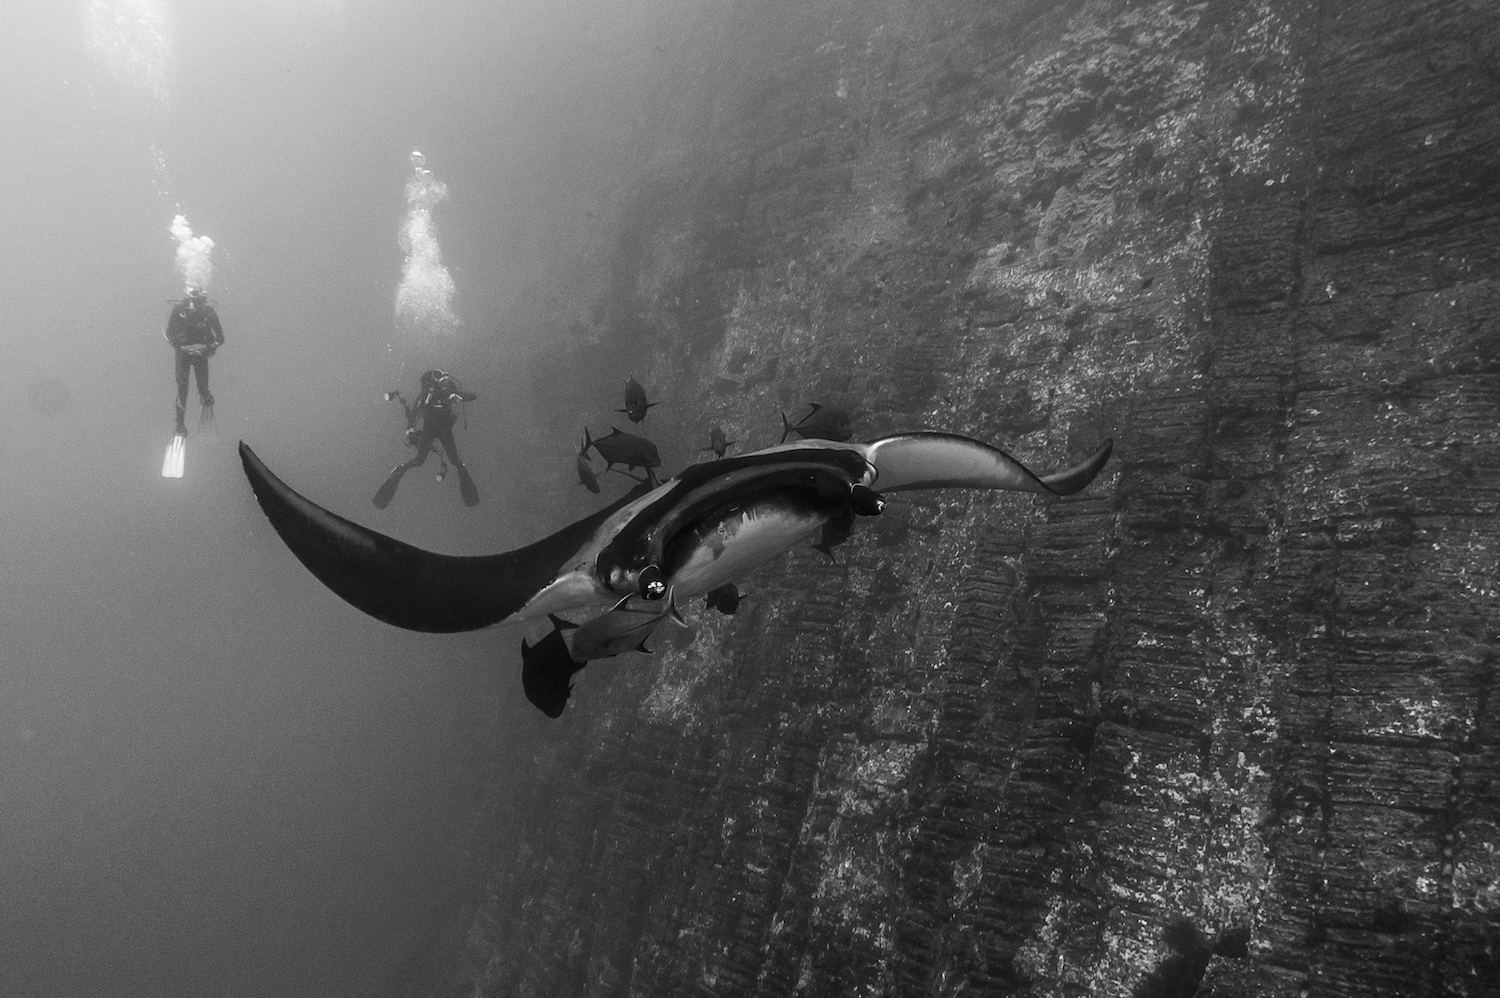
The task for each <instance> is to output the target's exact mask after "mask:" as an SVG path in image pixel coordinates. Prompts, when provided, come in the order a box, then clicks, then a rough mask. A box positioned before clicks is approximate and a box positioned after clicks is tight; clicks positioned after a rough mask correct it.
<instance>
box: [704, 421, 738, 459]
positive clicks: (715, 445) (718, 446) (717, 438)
mask: <svg viewBox="0 0 1500 998" xmlns="http://www.w3.org/2000/svg"><path fill="white" fill-rule="evenodd" d="M737 443H739V441H738V440H726V439H725V437H724V428H723V427H722V426H720V425H719V424H718V423H715V424H714V425H713V426H712V427H710V428H709V431H708V446H707V447H699V448H698V450H699V452H700V453H701V452H702V451H706V450H711V451H713V452H714V457H723V456H724V452H725V451H727V450H728V449H729V448H730V447H731V446H732V445H734V444H737Z"/></svg>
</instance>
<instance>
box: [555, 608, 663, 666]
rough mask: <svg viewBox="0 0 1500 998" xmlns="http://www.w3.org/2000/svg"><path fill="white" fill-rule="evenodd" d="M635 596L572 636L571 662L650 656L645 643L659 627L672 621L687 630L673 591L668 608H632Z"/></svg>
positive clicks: (601, 615) (591, 621) (596, 618)
mask: <svg viewBox="0 0 1500 998" xmlns="http://www.w3.org/2000/svg"><path fill="white" fill-rule="evenodd" d="M635 598H636V597H635V596H633V595H632V596H626V597H625V598H624V599H622V600H620V602H618V603H616V604H615V606H614V608H613V609H612V610H610V611H609V612H608V613H601V614H600V615H599V616H597V617H595V618H594V619H593V620H590V621H589V622H588V623H586V624H584V625H583V626H582V627H580V628H578V630H577V631H576V632H575V633H574V635H573V652H572V654H573V658H575V659H576V660H578V661H580V662H592V661H593V660H594V659H596V658H613V657H614V656H616V655H621V654H624V653H625V652H627V651H638V652H644V653H645V654H647V655H649V654H651V649H650V648H647V647H646V639H647V638H649V637H651V632H652V631H654V630H656V627H657V625H658V624H660V623H662V622H663V621H665V620H668V619H671V620H674V621H676V622H677V623H678V624H681V625H682V627H683V628H686V627H687V621H685V620H683V619H682V614H681V613H680V612H678V610H677V597H676V593H675V591H672V590H668V592H667V605H666V608H665V609H663V608H662V606H661V604H660V603H656V604H654V605H648V606H643V607H634V608H633V607H631V606H630V601H631V600H633V599H635Z"/></svg>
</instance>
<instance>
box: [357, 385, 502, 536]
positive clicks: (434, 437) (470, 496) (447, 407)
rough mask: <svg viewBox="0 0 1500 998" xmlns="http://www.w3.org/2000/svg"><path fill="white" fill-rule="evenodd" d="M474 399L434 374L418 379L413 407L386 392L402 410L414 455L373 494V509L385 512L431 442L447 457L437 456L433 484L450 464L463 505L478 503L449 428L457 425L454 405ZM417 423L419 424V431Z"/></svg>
mask: <svg viewBox="0 0 1500 998" xmlns="http://www.w3.org/2000/svg"><path fill="white" fill-rule="evenodd" d="M478 397H479V396H478V395H475V394H474V393H473V392H466V391H464V390H463V389H461V388H459V387H458V382H457V381H456V380H455V379H454V378H453V376H452V375H451V374H449V373H448V372H446V371H438V370H432V371H428V372H426V373H425V374H423V375H422V385H421V391H420V394H418V395H417V401H416V402H414V403H408V402H407V401H406V399H405V398H403V397H402V396H401V393H400V392H386V394H385V400H386V401H387V402H390V401H393V400H394V401H397V402H400V403H401V408H402V409H404V410H406V446H408V447H415V448H416V449H417V453H416V456H415V457H413V458H412V459H411V460H410V461H407V462H405V463H404V464H398V465H396V467H395V468H394V469H392V471H391V473H390V475H388V476H387V477H386V480H385V482H384V483H382V484H381V486H380V488H379V489H378V490H377V491H376V492H375V496H374V498H373V499H371V502H373V503H374V504H375V507H376V508H377V509H385V508H386V507H387V506H389V505H390V502H391V500H392V499H393V498H395V496H396V486H398V485H400V484H401V476H402V475H404V474H406V473H407V471H408V470H410V469H412V468H415V467H417V466H418V465H420V464H423V463H424V462H426V460H427V452H428V451H430V450H432V445H433V443H434V442H436V443H440V444H442V445H443V450H444V451H445V452H446V453H447V458H446V459H444V458H443V455H441V454H439V455H438V459H439V460H440V461H442V468H441V469H440V470H439V471H438V473H437V480H438V481H440V482H441V481H442V480H443V478H444V477H445V476H446V475H447V473H448V463H449V462H450V461H451V462H452V463H453V467H454V468H456V469H458V491H459V492H460V493H461V494H462V495H463V497H464V505H466V506H474V505H477V504H478V503H479V489H478V488H477V487H476V486H475V485H474V479H473V478H471V477H469V469H468V468H467V467H465V466H464V463H463V461H462V460H461V459H460V458H459V456H458V444H456V443H454V441H453V424H454V423H456V422H458V417H457V416H456V415H454V412H453V407H454V405H455V404H456V403H459V402H472V401H474V400H475V399H477V398H478ZM418 423H421V428H420V429H419V428H418V426H417V424H418Z"/></svg>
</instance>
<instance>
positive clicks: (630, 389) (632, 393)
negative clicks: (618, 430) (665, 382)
mask: <svg viewBox="0 0 1500 998" xmlns="http://www.w3.org/2000/svg"><path fill="white" fill-rule="evenodd" d="M656 404H657V403H655V402H647V401H646V389H644V388H642V387H641V383H640V382H639V381H637V380H635V375H633V374H632V375H631V376H630V377H629V378H627V379H626V381H625V408H623V409H616V410H615V412H623V413H624V414H625V415H626V416H627V417H629V419H630V421H631V422H632V423H639V422H640V421H641V420H643V419H645V418H646V410H647V409H649V408H651V407H652V406H653V405H656Z"/></svg>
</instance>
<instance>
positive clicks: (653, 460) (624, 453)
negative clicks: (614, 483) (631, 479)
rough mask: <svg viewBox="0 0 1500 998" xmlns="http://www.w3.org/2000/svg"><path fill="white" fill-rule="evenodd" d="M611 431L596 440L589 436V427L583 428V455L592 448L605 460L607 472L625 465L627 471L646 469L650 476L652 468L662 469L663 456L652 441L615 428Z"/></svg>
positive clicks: (611, 428)
mask: <svg viewBox="0 0 1500 998" xmlns="http://www.w3.org/2000/svg"><path fill="white" fill-rule="evenodd" d="M610 431H611V432H610V434H609V436H607V437H600V438H599V439H598V440H595V439H594V438H593V437H591V436H589V430H588V427H587V426H585V427H584V428H583V453H585V454H587V453H588V451H589V448H590V447H592V448H593V449H594V450H596V451H598V452H599V456H600V457H602V458H604V470H605V471H608V470H609V469H610V468H613V467H614V466H615V465H617V464H623V465H624V466H625V469H626V470H627V471H628V470H630V469H631V468H644V469H645V470H646V473H647V474H648V475H649V474H650V473H651V469H652V468H660V467H661V455H660V454H658V453H657V451H656V445H655V444H653V443H652V442H651V441H649V440H647V439H646V438H645V437H638V436H636V435H635V434H634V433H625V432H623V431H622V430H619V429H617V428H615V427H613V426H612V427H610Z"/></svg>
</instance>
